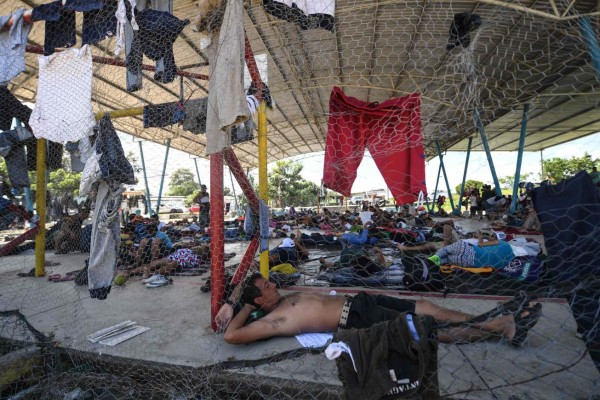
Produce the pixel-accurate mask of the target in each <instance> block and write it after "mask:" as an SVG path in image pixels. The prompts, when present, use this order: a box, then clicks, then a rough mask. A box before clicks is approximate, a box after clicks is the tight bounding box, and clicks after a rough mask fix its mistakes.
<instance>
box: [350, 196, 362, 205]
mask: <svg viewBox="0 0 600 400" xmlns="http://www.w3.org/2000/svg"><path fill="white" fill-rule="evenodd" d="M363 201H365V198H364V197H362V196H353V197H352V198H351V199H350V204H355V205H357V206H358V205H361V204H362V203H363Z"/></svg>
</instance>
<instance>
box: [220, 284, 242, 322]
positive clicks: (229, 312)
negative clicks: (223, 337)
mask: <svg viewBox="0 0 600 400" xmlns="http://www.w3.org/2000/svg"><path fill="white" fill-rule="evenodd" d="M242 286H243V285H242V284H241V283H239V284H238V285H236V287H235V288H234V289H233V291H232V292H231V295H230V296H229V297H228V298H227V299H226V300H225V302H224V303H223V305H222V306H221V308H220V309H219V312H218V313H217V315H216V316H215V320H216V321H217V326H218V328H219V332H223V331H224V330H225V329H227V327H228V326H229V322H230V321H231V319H232V318H233V314H234V306H233V305H234V304H238V303H239V301H240V297H241V294H242Z"/></svg>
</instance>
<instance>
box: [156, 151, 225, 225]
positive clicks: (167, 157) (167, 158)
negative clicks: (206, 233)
mask: <svg viewBox="0 0 600 400" xmlns="http://www.w3.org/2000/svg"><path fill="white" fill-rule="evenodd" d="M170 149H171V139H167V151H166V152H165V162H164V163H163V170H162V175H161V176H160V187H159V188H158V202H157V203H156V215H158V214H159V212H160V202H161V199H162V190H163V184H164V183H165V172H166V171H167V161H169V150H170ZM221 180H223V178H222V177H221Z"/></svg>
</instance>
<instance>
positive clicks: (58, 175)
mask: <svg viewBox="0 0 600 400" xmlns="http://www.w3.org/2000/svg"><path fill="white" fill-rule="evenodd" d="M80 182H81V173H80V172H76V173H73V172H67V171H66V170H65V169H64V168H60V169H57V170H56V171H52V172H50V179H48V184H47V186H48V190H49V191H50V193H52V194H65V193H70V194H72V195H73V196H76V195H78V194H79V183H80Z"/></svg>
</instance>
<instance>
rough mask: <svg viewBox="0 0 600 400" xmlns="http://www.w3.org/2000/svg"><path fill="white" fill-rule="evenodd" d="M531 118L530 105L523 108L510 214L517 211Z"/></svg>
mask: <svg viewBox="0 0 600 400" xmlns="http://www.w3.org/2000/svg"><path fill="white" fill-rule="evenodd" d="M528 117H529V104H525V106H524V107H523V119H522V120H521V136H520V137H519V152H518V154H517V170H516V171H515V182H514V184H513V194H512V201H511V203H510V213H511V214H514V213H515V211H516V209H517V196H518V195H519V181H520V180H521V164H522V163H523V148H524V147H525V136H526V134H527V120H528Z"/></svg>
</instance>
